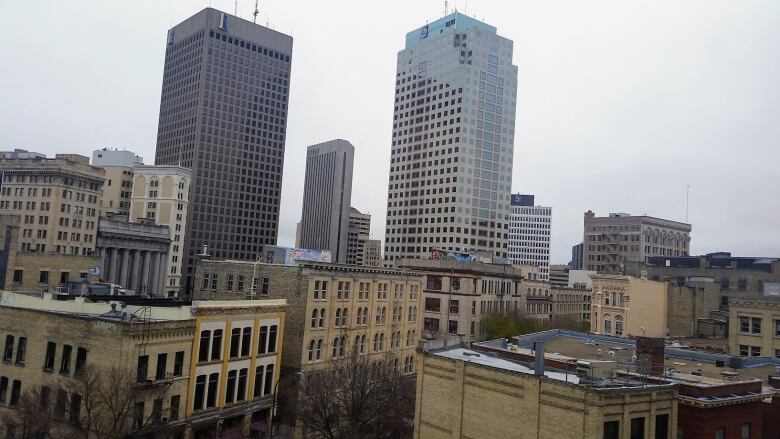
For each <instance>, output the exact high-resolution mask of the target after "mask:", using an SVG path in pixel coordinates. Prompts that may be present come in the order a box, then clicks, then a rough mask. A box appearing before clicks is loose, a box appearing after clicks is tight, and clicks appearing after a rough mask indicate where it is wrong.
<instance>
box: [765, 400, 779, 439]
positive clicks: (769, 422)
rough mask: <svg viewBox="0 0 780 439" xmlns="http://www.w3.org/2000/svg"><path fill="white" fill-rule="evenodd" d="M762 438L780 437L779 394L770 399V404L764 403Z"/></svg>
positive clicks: (773, 438) (772, 438) (777, 438)
mask: <svg viewBox="0 0 780 439" xmlns="http://www.w3.org/2000/svg"><path fill="white" fill-rule="evenodd" d="M763 439H780V396H776V397H775V398H774V399H772V403H771V404H764V437H763Z"/></svg>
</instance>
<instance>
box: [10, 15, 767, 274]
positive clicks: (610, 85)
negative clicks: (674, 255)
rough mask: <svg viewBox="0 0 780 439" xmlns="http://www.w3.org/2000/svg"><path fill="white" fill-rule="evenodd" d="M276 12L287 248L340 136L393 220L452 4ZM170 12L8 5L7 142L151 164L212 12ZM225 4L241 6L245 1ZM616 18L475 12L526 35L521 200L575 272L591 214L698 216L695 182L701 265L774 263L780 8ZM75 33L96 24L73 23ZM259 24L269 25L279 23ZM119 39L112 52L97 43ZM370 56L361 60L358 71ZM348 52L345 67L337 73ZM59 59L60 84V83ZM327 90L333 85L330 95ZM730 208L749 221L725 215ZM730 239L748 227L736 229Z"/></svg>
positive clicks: (368, 193)
mask: <svg viewBox="0 0 780 439" xmlns="http://www.w3.org/2000/svg"><path fill="white" fill-rule="evenodd" d="M244 3H245V4H244ZM244 3H242V4H240V5H239V8H240V9H239V15H240V16H241V17H243V18H249V19H251V16H250V13H251V9H252V7H253V4H252V5H250V4H249V3H248V2H244ZM267 3H268V5H267V6H266V7H267V8H268V10H269V14H270V17H271V26H272V27H275V28H276V30H278V31H281V32H284V33H289V34H291V35H292V36H293V38H294V39H295V53H296V58H295V62H294V63H293V64H294V65H293V68H292V79H291V83H292V84H293V85H291V96H290V119H289V123H288V130H287V132H288V137H289V138H288V140H287V148H286V149H287V151H286V156H285V168H287V169H286V170H285V171H286V172H284V180H283V185H282V202H281V204H282V206H281V209H282V212H281V219H280V228H279V235H278V236H279V243H280V244H291V243H293V242H294V235H295V222H296V218H297V216H298V215H299V214H300V206H301V205H300V203H301V200H300V199H299V197H297V196H296V194H299V193H300V192H301V189H302V184H303V181H302V179H300V175H301V173H302V172H303V169H304V165H303V163H304V161H303V159H304V157H305V147H306V146H307V145H310V144H313V143H318V142H320V141H322V140H324V139H327V138H333V137H342V138H348V139H351V140H352V141H353V142H354V144H355V145H359V146H358V148H356V155H355V164H356V166H355V187H356V188H357V190H356V191H354V195H353V203H352V204H353V205H355V206H356V207H358V208H359V209H360V210H361V211H366V212H367V213H371V214H372V216H373V218H374V221H375V223H376V224H377V225H380V224H384V220H385V213H386V212H385V205H386V204H385V203H386V201H387V200H386V198H385V197H384V194H386V188H387V186H386V185H387V175H388V174H387V172H388V168H389V159H390V145H391V140H392V139H391V134H392V129H391V124H390V117H389V115H390V114H391V113H390V110H389V108H388V106H389V102H390V101H391V100H392V93H393V90H392V88H393V82H394V81H393V80H394V77H393V64H394V63H395V54H396V53H397V51H398V50H400V49H401V48H402V47H403V35H404V34H405V33H406V32H408V31H409V30H411V29H415V28H417V27H419V25H420V24H421V23H424V22H425V21H426V20H427V21H434V20H435V19H438V18H439V17H441V16H442V15H443V8H442V5H441V4H439V3H438V2H431V3H430V4H425V5H418V4H417V3H404V4H398V5H396V6H397V7H396V8H394V9H397V10H394V11H384V12H383V14H384V15H385V17H384V18H383V19H382V20H376V19H374V18H373V11H365V10H363V9H362V8H360V7H359V6H355V7H354V8H353V9H354V12H355V15H354V17H352V18H351V19H350V20H349V22H348V23H345V25H344V26H334V28H337V29H334V30H333V32H330V31H329V32H321V31H319V30H318V29H316V28H314V29H313V28H312V26H309V20H311V19H310V18H307V17H304V16H295V15H298V13H299V12H300V8H296V7H295V6H294V5H289V6H288V5H285V4H284V3H282V2H279V3H274V2H267ZM150 5H152V3H150ZM153 5H154V9H151V8H144V7H138V6H136V7H135V8H131V7H130V6H129V5H102V4H99V3H98V4H94V3H93V4H88V6H87V7H86V8H79V7H73V6H72V5H69V7H68V8H64V7H60V6H56V7H50V8H42V7H41V6H40V5H24V4H21V3H15V4H14V5H10V4H3V5H0V12H2V13H3V14H5V15H6V16H15V17H17V18H18V20H14V22H12V23H9V25H8V26H6V27H4V28H3V29H2V30H0V35H2V36H4V37H6V40H9V41H15V42H16V44H14V47H4V48H2V49H0V55H2V56H3V57H4V58H5V59H14V60H16V61H15V62H14V63H12V64H9V66H8V69H4V72H2V73H0V93H2V94H3V95H4V96H8V101H10V102H19V103H21V105H18V106H17V105H14V106H13V108H11V106H9V105H6V106H4V107H3V108H2V109H0V115H2V116H3V117H2V118H0V120H2V122H0V130H2V132H4V133H5V134H6V136H5V137H4V139H3V142H4V148H5V149H12V148H14V147H18V148H24V149H28V150H31V151H36V152H41V153H45V154H47V155H50V156H51V155H53V154H54V153H55V152H75V153H81V154H84V155H89V153H90V152H91V151H92V150H94V149H97V148H102V147H105V146H119V147H123V148H126V149H128V150H131V151H133V152H135V153H137V154H139V155H141V156H143V157H145V159H146V161H147V162H148V163H152V162H153V161H154V159H153V158H154V144H155V138H156V132H157V115H158V108H159V101H160V86H161V83H162V67H163V56H164V45H163V44H161V42H162V41H164V38H165V33H166V32H167V30H168V29H169V28H170V27H172V26H173V25H174V24H176V23H177V22H179V21H182V20H183V19H185V18H187V17H189V16H191V15H193V14H194V13H196V12H198V11H199V10H201V9H202V8H204V7H206V6H208V3H207V2H203V4H190V3H188V4H184V5H157V4H153ZM412 5H413V6H412ZM212 6H213V7H215V8H217V9H221V10H223V11H226V12H229V13H232V12H233V2H227V1H222V2H216V1H215V2H212ZM451 6H455V5H454V4H453V2H451ZM458 6H461V7H463V6H465V4H464V5H460V4H459V5H458ZM602 6H603V7H604V8H605V9H607V10H608V11H609V12H610V13H609V14H604V10H600V9H598V8H597V7H595V6H593V5H587V6H585V5H570V7H569V8H567V10H566V11H563V10H562V9H560V10H551V9H554V8H551V9H549V10H548V9H546V7H545V6H540V5H534V6H516V5H514V6H513V7H511V8H510V7H508V5H497V6H496V5H490V4H487V3H479V2H474V1H472V2H471V4H470V5H469V7H470V9H469V11H467V13H468V14H469V15H471V14H472V13H473V12H476V13H477V17H478V18H480V19H482V18H484V20H485V21H486V22H488V23H490V24H491V25H494V26H496V27H497V28H498V29H499V32H500V33H501V34H502V35H504V36H506V37H507V38H509V39H511V40H513V41H515V50H514V57H513V62H514V64H516V65H518V68H519V73H518V95H517V102H518V103H517V122H516V135H515V144H514V146H515V159H514V163H513V164H514V175H513V184H512V188H511V192H517V191H520V192H524V193H535V194H537V196H539V197H540V198H541V199H545V200H547V201H546V203H545V204H548V205H550V206H552V207H553V208H554V209H555V211H556V221H555V225H554V227H553V230H552V256H551V262H553V263H561V262H563V263H565V262H567V261H568V260H569V257H570V248H571V246H572V245H574V244H576V243H578V242H580V241H581V240H582V226H581V220H582V214H583V212H585V211H586V210H588V209H592V210H594V211H598V212H604V213H607V212H630V213H632V214H635V215H641V214H648V215H651V216H656V217H661V218H668V219H673V220H681V221H684V220H685V210H686V209H685V187H686V185H691V205H690V218H689V222H690V223H692V224H693V235H692V248H691V253H692V254H698V253H705V252H709V251H716V250H724V251H731V252H733V253H734V254H737V255H765V256H769V255H771V254H775V253H776V251H777V249H778V248H779V247H780V237H777V234H776V233H773V225H774V222H775V221H774V218H776V217H777V216H778V215H780V206H778V203H773V202H771V201H770V202H769V203H765V202H761V201H760V200H761V199H760V198H758V195H757V194H758V193H759V190H757V188H761V187H764V185H765V182H767V181H772V177H771V176H772V173H773V169H772V167H771V163H772V162H774V161H776V159H777V158H778V152H777V150H776V148H773V143H772V140H774V139H776V138H777V135H778V127H777V126H775V124H774V123H773V122H772V120H771V119H772V117H771V115H772V114H775V112H776V110H777V109H778V104H779V103H780V91H779V90H778V88H777V87H776V86H774V85H772V84H774V81H773V80H772V78H773V72H774V71H776V69H777V66H776V65H774V64H773V63H774V60H773V56H772V54H773V53H775V52H776V51H777V49H778V47H777V46H778V41H780V38H778V35H779V34H780V31H779V30H778V26H777V25H776V24H777V21H778V18H777V17H778V16H780V14H777V13H772V12H778V6H777V5H775V4H772V3H768V2H763V3H762V2H755V3H753V6H754V7H753V8H751V7H746V6H745V5H739V7H737V6H731V5H728V4H726V3H723V4H721V5H720V7H715V6H713V7H712V8H708V9H707V10H701V9H700V8H698V7H696V6H695V5H693V4H681V5H679V7H678V8H677V9H676V10H675V11H664V10H663V9H664V8H662V7H661V6H657V7H656V6H651V5H647V6H645V7H639V6H636V5H634V6H633V7H628V6H624V5H620V4H618V3H609V4H607V5H602ZM578 8H579V9H578ZM261 9H263V6H262V5H261ZM330 9H334V10H333V11H331V10H328V6H327V5H310V6H309V10H308V11H307V12H309V13H308V14H306V15H312V16H315V17H318V18H317V21H320V22H330V23H337V22H336V21H335V20H336V19H337V17H338V9H341V8H332V7H331V8H330ZM410 9H411V10H413V11H414V13H409V10H410ZM150 10H152V11H154V13H152V14H150V13H149V11H150ZM464 12H466V11H464ZM139 14H140V15H139ZM28 18H29V19H28ZM26 19H27V20H26ZM33 19H34V20H35V21H36V22H38V23H43V24H46V25H47V26H49V27H50V28H51V30H53V31H59V32H60V36H59V37H58V38H57V39H51V38H48V37H47V36H46V34H42V35H35V34H34V33H28V32H25V31H24V30H23V28H22V26H23V25H22V23H24V22H25V21H28V22H29V21H31V20H33ZM342 20H343V18H342ZM74 22H89V23H90V26H89V27H73V26H71V25H70V24H69V23H74ZM117 23H121V24H122V25H121V26H118V25H117ZM258 23H259V24H263V25H264V24H265V16H264V11H261V14H260V16H259V17H258ZM551 23H552V24H551ZM542 24H544V25H545V27H543V26H542ZM548 27H549V29H548ZM109 30H110V32H109ZM371 33H374V34H376V35H381V38H371V44H370V45H369V46H364V44H365V43H363V42H362V41H359V40H361V39H364V36H366V35H370V34H371ZM109 34H110V35H112V38H111V39H110V46H107V45H106V44H108V43H107V42H101V41H97V40H100V39H98V38H93V37H92V35H109ZM19 35H24V36H25V37H24V38H18V36H19ZM618 36H619V37H618ZM43 37H45V38H44V39H41V38H43ZM116 41H122V42H124V43H123V44H121V45H119V44H117V43H116ZM63 47H68V48H69V50H65V49H63ZM72 47H79V51H78V52H75V51H73V50H72ZM320 47H329V48H333V47H338V48H339V49H344V50H343V52H344V53H336V54H334V53H333V52H334V51H332V50H319V48H320ZM365 47H370V48H371V50H365ZM117 48H120V49H122V50H117ZM109 49H110V50H109ZM340 51H341V50H340ZM358 52H359V53H360V57H361V62H360V63H351V62H350V59H351V58H352V55H354V54H355V53H358ZM334 56H335V57H337V59H336V61H338V62H333V63H328V62H327V61H328V60H330V59H331V58H332V57H334ZM53 63H56V67H57V68H58V69H59V70H58V74H57V75H50V73H49V71H50V70H52V66H53V65H55V64H53ZM327 64H333V65H327ZM315 66H316V68H318V69H320V70H321V71H317V73H318V74H317V75H313V74H311V73H310V72H312V71H313V70H312V69H313V68H314V67H315ZM128 73H131V74H130V75H128ZM128 78H130V79H128ZM323 78H327V80H328V83H329V84H330V85H329V87H323V84H324V83H323ZM353 88H354V91H353ZM337 97H338V99H339V102H341V103H344V104H345V105H339V106H338V107H339V108H334V107H333V106H332V100H333V99H335V98H337ZM118 102H121V103H122V104H121V105H118V104H117V103H118ZM66 104H67V107H66ZM340 107H344V108H340ZM63 110H67V111H63ZM356 116H360V119H359V120H360V123H355V120H358V119H356ZM31 124H35V126H36V127H38V126H40V125H44V126H47V127H49V129H45V130H42V129H36V128H35V127H33V126H32V125H31ZM380 194H381V195H380ZM753 194H756V195H753ZM729 200H740V202H741V204H743V205H745V204H747V205H750V209H741V210H737V209H732V210H730V211H729V212H728V214H726V215H724V214H723V213H722V210H723V209H724V208H728V203H730V201H729ZM723 230H730V231H736V233H733V234H729V235H723V234H722V231H723ZM374 235H375V236H373V237H374V238H382V237H383V227H375V228H374Z"/></svg>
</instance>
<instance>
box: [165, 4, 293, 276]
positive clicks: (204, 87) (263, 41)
mask: <svg viewBox="0 0 780 439" xmlns="http://www.w3.org/2000/svg"><path fill="white" fill-rule="evenodd" d="M292 43H293V40H292V37H290V36H289V35H285V34H282V33H280V32H276V31H274V30H271V29H268V28H266V27H263V26H259V25H257V24H254V23H252V22H249V21H246V20H242V19H240V18H238V17H235V16H232V15H229V14H226V13H224V12H220V11H217V10H215V9H212V8H206V9H204V10H202V11H200V12H198V13H197V14H195V15H193V16H192V17H190V18H188V19H186V20H184V21H183V22H181V23H179V24H178V25H176V26H174V27H173V28H172V29H170V30H169V31H168V38H167V47H166V50H165V68H164V73H163V83H162V96H161V98H160V120H159V126H158V131H157V152H156V155H155V164H157V165H181V166H184V167H187V168H191V169H192V183H191V191H190V210H189V215H188V218H187V227H186V231H187V232H186V234H187V236H186V239H185V245H186V248H185V254H186V258H187V260H186V261H185V267H186V268H185V269H186V270H187V271H186V275H187V286H188V287H190V288H188V291H191V285H192V284H191V281H192V279H191V277H192V275H193V271H194V269H193V266H194V263H195V253H196V252H199V251H200V249H201V248H203V246H204V245H206V246H208V252H209V254H211V255H212V256H214V257H217V258H229V259H244V260H247V259H249V260H254V259H255V258H256V257H257V256H258V255H259V254H260V253H261V248H262V246H263V245H264V244H276V239H277V232H278V224H279V200H280V194H281V189H282V188H281V186H282V168H283V166H284V146H285V139H286V130H287V103H288V96H289V87H290V63H291V56H292Z"/></svg>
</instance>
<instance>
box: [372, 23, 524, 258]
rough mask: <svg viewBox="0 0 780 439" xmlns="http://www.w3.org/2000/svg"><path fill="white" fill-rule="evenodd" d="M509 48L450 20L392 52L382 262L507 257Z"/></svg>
mask: <svg viewBox="0 0 780 439" xmlns="http://www.w3.org/2000/svg"><path fill="white" fill-rule="evenodd" d="M516 89H517V67H516V66H515V65H513V64H512V41H511V40H509V39H507V38H504V37H502V36H500V35H498V33H497V32H496V28H495V27H493V26H491V25H489V24H487V23H484V22H482V21H479V20H476V19H474V18H472V17H469V16H467V15H464V14H461V13H459V12H454V13H452V14H449V15H447V16H445V17H442V18H440V19H438V20H435V21H433V22H431V23H429V24H426V25H424V26H422V27H420V28H418V29H415V30H413V31H411V32H409V33H408V34H407V35H406V44H405V47H404V49H403V50H401V51H400V52H398V61H397V68H396V80H395V100H394V103H393V132H392V146H391V155H390V157H391V158H390V177H389V182H388V196H387V223H386V227H385V229H386V230H385V237H386V239H385V252H384V253H385V254H384V257H385V259H386V260H388V261H394V260H397V259H406V258H422V259H424V258H426V257H428V255H429V254H430V252H431V250H432V249H433V248H443V249H446V250H453V251H484V252H489V253H490V254H491V255H494V256H501V257H507V256H508V249H507V234H508V232H509V213H510V212H509V196H508V194H509V192H510V191H511V184H512V156H513V150H514V126H515V107H516V101H515V99H516V92H517V90H516Z"/></svg>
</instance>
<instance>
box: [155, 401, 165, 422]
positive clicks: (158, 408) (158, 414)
mask: <svg viewBox="0 0 780 439" xmlns="http://www.w3.org/2000/svg"><path fill="white" fill-rule="evenodd" d="M162 411H163V400H162V398H157V399H155V400H154V403H153V405H152V423H154V424H159V423H160V421H162Z"/></svg>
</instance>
